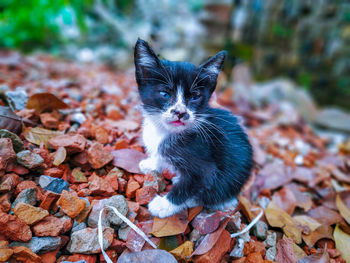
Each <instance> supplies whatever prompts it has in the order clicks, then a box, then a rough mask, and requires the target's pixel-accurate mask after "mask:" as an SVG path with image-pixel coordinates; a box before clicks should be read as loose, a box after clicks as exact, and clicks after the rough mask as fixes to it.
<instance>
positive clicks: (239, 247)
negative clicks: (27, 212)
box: [230, 238, 244, 258]
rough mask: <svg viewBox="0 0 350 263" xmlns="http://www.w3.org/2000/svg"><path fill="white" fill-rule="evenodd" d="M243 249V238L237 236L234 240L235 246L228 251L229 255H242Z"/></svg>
mask: <svg viewBox="0 0 350 263" xmlns="http://www.w3.org/2000/svg"><path fill="white" fill-rule="evenodd" d="M243 249H244V240H243V239H242V238H238V239H237V240H236V244H235V246H234V247H233V249H232V251H231V253H230V257H233V258H241V257H243V256H244V253H243Z"/></svg>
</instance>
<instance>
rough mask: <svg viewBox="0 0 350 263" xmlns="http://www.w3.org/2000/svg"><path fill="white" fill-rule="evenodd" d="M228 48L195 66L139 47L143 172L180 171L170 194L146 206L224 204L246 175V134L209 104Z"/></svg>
mask: <svg viewBox="0 0 350 263" xmlns="http://www.w3.org/2000/svg"><path fill="white" fill-rule="evenodd" d="M225 56H226V52H225V51H221V52H219V53H218V54H217V55H215V56H214V57H211V58H210V59H209V60H208V61H206V62H205V63H203V64H201V65H200V66H198V67H196V66H194V65H193V64H191V63H188V62H172V61H167V60H160V59H159V58H158V57H157V56H156V54H155V53H154V52H153V50H152V49H151V48H150V46H149V45H148V44H147V42H145V41H143V40H141V39H139V40H138V41H137V43H136V46H135V57H134V59H135V67H136V81H137V84H138V89H139V93H140V97H141V100H142V108H143V116H144V122H143V134H142V138H143V142H144V144H145V147H146V150H147V153H148V154H149V158H148V159H145V160H142V161H141V162H140V164H139V166H140V169H141V171H142V172H144V173H148V172H151V171H158V172H161V171H162V170H163V169H165V168H167V169H169V170H170V171H171V172H173V173H175V174H176V177H174V178H173V188H172V189H171V190H170V192H169V193H168V194H167V195H166V196H163V197H161V196H156V197H155V198H154V199H153V200H152V201H151V202H150V203H149V205H148V208H149V211H150V212H151V214H152V215H154V216H158V217H161V218H163V217H168V216H171V215H173V214H176V213H178V212H180V211H181V210H182V209H184V208H186V207H194V206H204V207H207V208H213V209H226V208H229V207H230V206H231V207H232V206H233V204H235V203H236V202H237V201H236V196H237V194H238V193H239V192H240V190H241V188H242V186H243V184H244V183H245V182H246V181H247V180H248V178H249V175H250V171H251V168H252V165H253V161H252V148H251V146H250V144H249V141H248V138H247V135H246V134H245V133H244V131H243V130H242V128H241V126H240V125H239V124H238V122H237V119H236V117H235V116H234V115H232V114H231V113H230V112H228V111H225V110H221V109H214V108H210V107H209V105H208V101H209V99H210V96H211V94H212V93H213V91H214V89H215V87H216V81H217V77H218V74H219V72H220V70H221V68H222V66H223V62H224V59H225Z"/></svg>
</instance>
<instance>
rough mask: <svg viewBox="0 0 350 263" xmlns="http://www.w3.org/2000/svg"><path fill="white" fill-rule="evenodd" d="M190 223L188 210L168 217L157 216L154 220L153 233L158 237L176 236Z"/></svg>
mask: <svg viewBox="0 0 350 263" xmlns="http://www.w3.org/2000/svg"><path fill="white" fill-rule="evenodd" d="M187 225H188V213H187V210H186V209H185V210H183V211H182V212H181V213H179V214H176V215H173V216H170V217H167V218H159V217H155V218H154V221H153V227H152V234H153V235H154V236H156V237H165V236H174V235H177V234H182V233H183V232H185V230H186V228H187Z"/></svg>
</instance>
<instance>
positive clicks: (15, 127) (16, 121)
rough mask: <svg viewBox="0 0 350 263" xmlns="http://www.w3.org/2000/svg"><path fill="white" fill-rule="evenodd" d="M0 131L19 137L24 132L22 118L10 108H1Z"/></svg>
mask: <svg viewBox="0 0 350 263" xmlns="http://www.w3.org/2000/svg"><path fill="white" fill-rule="evenodd" d="M0 129H5V130H8V131H10V132H13V133H15V134H17V135H18V134H20V133H21V131H22V118H21V117H19V116H17V115H16V114H15V113H14V112H13V111H12V110H11V109H10V108H9V107H4V106H0Z"/></svg>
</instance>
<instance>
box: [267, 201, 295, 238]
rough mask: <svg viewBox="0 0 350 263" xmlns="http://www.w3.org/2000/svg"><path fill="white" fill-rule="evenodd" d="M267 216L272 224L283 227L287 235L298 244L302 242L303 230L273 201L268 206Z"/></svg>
mask: <svg viewBox="0 0 350 263" xmlns="http://www.w3.org/2000/svg"><path fill="white" fill-rule="evenodd" d="M265 216H266V219H267V221H268V222H269V224H270V225H271V226H273V227H280V228H282V229H283V232H284V233H285V234H286V236H287V237H289V238H291V239H293V240H294V242H295V243H297V244H300V243H301V230H300V228H299V227H298V224H297V223H296V222H295V221H294V219H293V218H292V217H291V216H290V215H289V214H288V213H286V212H285V211H283V210H282V209H280V208H279V207H278V206H277V205H276V204H275V203H274V202H273V201H271V202H270V203H269V205H268V207H267V208H266V210H265Z"/></svg>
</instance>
